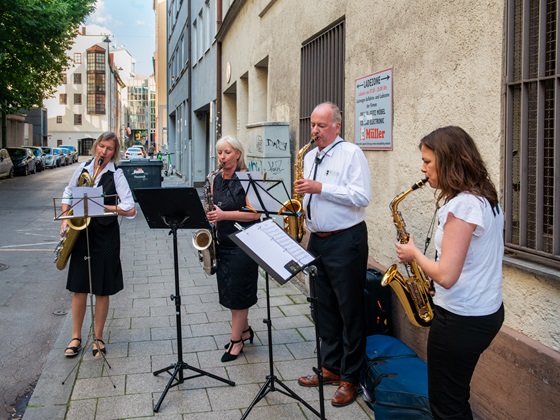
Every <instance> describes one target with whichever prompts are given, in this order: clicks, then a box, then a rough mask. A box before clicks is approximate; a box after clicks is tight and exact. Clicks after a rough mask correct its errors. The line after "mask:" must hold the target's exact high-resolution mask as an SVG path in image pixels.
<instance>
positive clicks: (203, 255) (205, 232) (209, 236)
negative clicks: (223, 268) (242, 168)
mask: <svg viewBox="0 0 560 420" xmlns="http://www.w3.org/2000/svg"><path fill="white" fill-rule="evenodd" d="M221 169H222V167H221V165H220V166H218V169H216V170H215V171H213V172H211V173H209V174H208V176H207V177H206V181H205V182H204V207H205V208H204V211H205V212H206V213H208V212H209V211H212V210H213V209H214V199H213V198H212V192H211V188H212V178H213V177H214V175H216V174H217V173H218V172H219V171H220V170H221ZM192 243H193V247H194V248H195V249H197V250H198V259H199V260H200V262H201V263H202V268H203V270H204V272H205V273H206V274H208V275H209V276H211V275H212V274H215V273H216V268H217V262H216V226H215V224H211V225H210V229H199V230H197V231H196V232H194V233H193V238H192Z"/></svg>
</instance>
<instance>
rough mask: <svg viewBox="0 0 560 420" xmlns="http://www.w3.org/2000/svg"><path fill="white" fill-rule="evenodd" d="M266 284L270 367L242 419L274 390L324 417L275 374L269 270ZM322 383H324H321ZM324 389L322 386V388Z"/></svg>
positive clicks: (265, 321) (322, 417)
mask: <svg viewBox="0 0 560 420" xmlns="http://www.w3.org/2000/svg"><path fill="white" fill-rule="evenodd" d="M265 284H266V316H267V319H265V320H263V322H264V323H265V324H266V326H267V333H268V367H269V374H268V376H267V377H266V382H265V383H264V385H263V386H262V387H261V389H260V390H259V392H258V394H257V396H256V397H255V398H254V399H253V401H252V402H251V404H250V405H249V407H247V409H246V410H245V412H244V413H243V416H242V417H241V420H243V419H246V418H247V416H248V415H249V413H250V412H251V410H252V409H253V407H254V406H255V405H256V404H257V403H258V402H259V401H260V400H262V399H263V398H264V397H265V396H266V395H267V394H268V393H270V392H273V391H278V392H280V393H281V394H284V395H286V396H288V397H291V398H293V399H295V400H297V401H299V402H300V403H302V404H303V405H304V406H305V407H307V408H308V409H309V410H311V411H312V412H313V413H314V414H315V415H316V416H318V417H320V418H321V419H324V418H325V416H324V412H321V413H319V412H318V411H317V410H315V409H314V408H313V407H312V406H311V405H310V404H309V403H307V402H306V401H305V400H304V399H303V398H301V397H300V396H299V395H297V394H296V393H295V392H294V391H292V390H291V389H290V388H288V386H286V385H285V384H284V383H282V381H280V380H279V379H278V378H277V377H276V375H275V374H274V355H273V351H272V321H271V315H270V286H269V278H268V272H265ZM275 383H278V385H280V386H281V387H282V388H283V389H278V388H275ZM321 385H322V383H321ZM321 390H322V388H321Z"/></svg>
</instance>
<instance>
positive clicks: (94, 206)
mask: <svg viewBox="0 0 560 420" xmlns="http://www.w3.org/2000/svg"><path fill="white" fill-rule="evenodd" d="M78 189H79V193H78V194H79V195H78V196H77V197H73V199H75V201H74V202H73V204H72V205H70V207H69V208H68V209H67V210H66V211H64V212H61V213H60V214H57V200H60V201H62V200H63V199H62V198H58V199H57V198H54V199H53V205H54V214H55V216H54V220H72V219H84V220H85V225H86V226H85V228H84V230H85V231H86V246H87V256H86V257H85V259H86V260H87V265H88V280H89V307H90V312H91V314H90V316H91V326H90V332H89V334H88V337H92V338H93V341H92V343H91V345H92V347H93V345H94V343H95V344H96V345H97V348H98V349H99V348H100V346H99V339H98V338H97V336H96V335H95V313H94V310H93V306H94V305H93V292H92V291H93V283H92V276H91V253H90V249H89V221H87V219H90V218H97V217H110V216H117V215H118V214H117V212H116V211H115V212H110V211H107V208H106V207H105V204H104V200H105V198H114V199H115V203H114V204H115V205H116V204H117V203H118V195H117V194H113V195H104V194H103V193H102V192H100V187H78ZM76 191H78V190H76ZM73 193H74V192H73ZM80 194H81V195H80ZM88 194H93V195H88ZM100 194H101V195H100ZM90 210H91V211H90ZM70 211H72V214H70ZM66 229H70V227H69V226H68V227H67V228H66ZM65 239H66V238H63V239H61V240H60V242H59V243H58V245H57V247H56V249H55V253H56V260H55V262H56V261H57V260H58V258H59V252H60V249H61V248H62V247H63V245H64V241H65ZM57 268H58V266H57ZM61 269H63V268H61ZM88 341H89V340H88ZM84 353H85V352H84V351H82V355H81V356H80V359H79V360H82V359H83V357H84ZM99 354H100V355H101V358H102V359H103V363H105V364H106V365H107V367H108V368H109V369H111V365H110V364H109V362H108V361H107V358H106V357H105V353H103V352H102V351H100V352H99ZM78 363H79V361H78ZM78 363H76V364H75V365H74V367H73V368H72V369H71V370H70V372H68V375H66V377H65V378H64V380H63V381H62V385H64V383H65V382H66V380H67V379H68V377H69V376H70V375H71V374H72V372H73V371H74V369H75V368H76V367H77V366H78ZM107 377H108V378H109V380H110V381H111V384H112V385H113V388H116V386H115V383H114V382H113V380H112V379H111V376H110V375H108V376H107Z"/></svg>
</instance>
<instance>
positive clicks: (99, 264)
mask: <svg viewBox="0 0 560 420" xmlns="http://www.w3.org/2000/svg"><path fill="white" fill-rule="evenodd" d="M88 236H89V251H90V262H91V282H92V290H91V291H90V280H89V269H88V261H87V259H86V256H87V255H88V244H87V238H88ZM120 253H121V239H120V230H119V223H118V220H115V221H114V222H112V223H110V224H109V225H103V224H101V223H99V222H98V221H97V220H95V219H92V220H91V223H90V224H89V227H88V232H87V235H86V230H85V229H84V230H82V231H81V232H80V235H79V236H78V239H77V240H76V244H75V245H74V249H73V250H72V255H71V257H70V267H69V268H68V280H67V282H66V288H67V289H68V290H69V291H71V292H78V293H93V294H94V295H96V296H110V295H114V294H116V293H117V292H120V291H121V290H122V289H123V287H124V286H123V274H122V266H121V254H120Z"/></svg>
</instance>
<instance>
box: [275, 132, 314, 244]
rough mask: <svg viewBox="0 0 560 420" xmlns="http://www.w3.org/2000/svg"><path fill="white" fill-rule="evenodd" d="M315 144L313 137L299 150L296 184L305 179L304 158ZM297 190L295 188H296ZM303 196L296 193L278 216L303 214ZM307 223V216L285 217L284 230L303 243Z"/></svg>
mask: <svg viewBox="0 0 560 420" xmlns="http://www.w3.org/2000/svg"><path fill="white" fill-rule="evenodd" d="M314 142H315V137H312V138H311V140H309V143H307V144H306V145H305V146H303V147H302V148H301V149H299V152H298V154H297V157H296V162H295V163H294V182H295V181H296V180H298V179H302V178H303V157H304V156H305V153H306V152H307V150H308V149H309V148H310V147H311V146H313V143H314ZM294 189H295V186H294ZM302 207H303V194H297V193H294V198H292V199H290V200H287V201H286V202H285V203H284V204H283V205H282V208H281V209H280V211H279V212H278V214H282V213H284V212H286V213H288V212H291V213H303V212H302V210H303V209H302ZM304 221H305V214H300V215H299V216H297V215H294V216H284V230H285V231H286V232H287V233H288V234H289V235H290V236H291V237H292V238H294V239H295V240H296V241H298V242H301V240H302V239H303V236H304V235H305V228H304V227H303V223H304Z"/></svg>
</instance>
